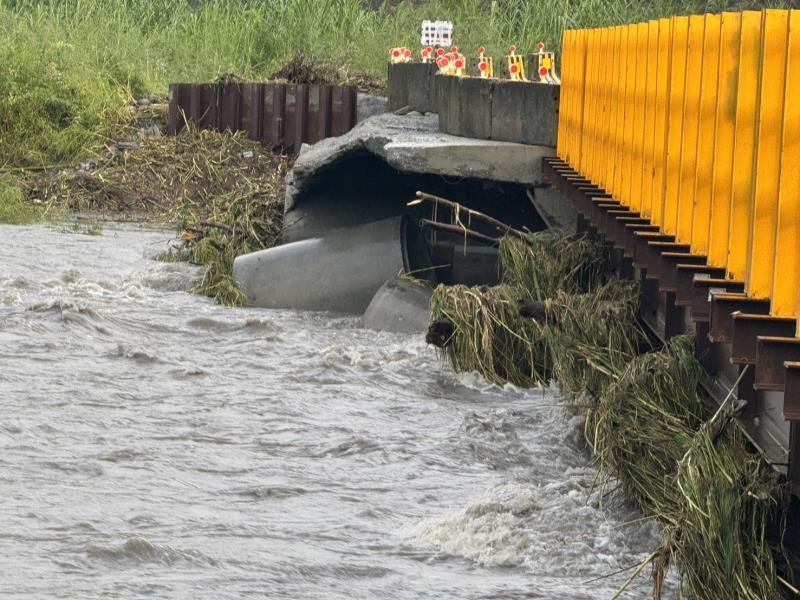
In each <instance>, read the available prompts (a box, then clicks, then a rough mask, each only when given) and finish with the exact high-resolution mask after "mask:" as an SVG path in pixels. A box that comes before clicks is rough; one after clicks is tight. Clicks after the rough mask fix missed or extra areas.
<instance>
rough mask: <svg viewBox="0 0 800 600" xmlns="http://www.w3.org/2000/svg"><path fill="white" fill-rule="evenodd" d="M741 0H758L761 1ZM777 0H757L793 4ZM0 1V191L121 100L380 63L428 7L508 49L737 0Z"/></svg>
mask: <svg viewBox="0 0 800 600" xmlns="http://www.w3.org/2000/svg"><path fill="white" fill-rule="evenodd" d="M744 3H745V4H747V3H749V4H753V3H754V2H747V0H744ZM783 3H784V2H782V0H767V1H766V2H756V4H770V5H780V4H783ZM370 4H371V5H373V6H374V5H375V4H378V3H377V2H370V3H367V2H364V1H363V0H114V1H113V2H107V1H104V0H0V28H1V29H2V31H3V36H1V37H0V65H3V68H0V174H4V177H2V178H0V195H1V194H2V193H4V192H3V191H4V190H8V189H9V187H14V181H15V180H18V177H19V176H20V175H21V174H22V173H23V172H24V171H23V170H24V169H27V168H30V167H36V168H40V167H43V166H49V165H54V164H55V165H57V164H63V163H70V162H72V161H75V160H76V159H77V158H80V157H83V156H86V155H88V154H90V153H92V152H93V151H95V150H96V149H98V148H100V147H101V146H102V144H103V143H104V142H105V141H107V138H108V136H110V135H111V133H110V132H111V131H113V127H114V125H115V124H116V123H118V122H119V121H120V120H122V119H123V118H124V117H123V111H122V108H123V107H124V105H125V104H126V103H127V102H129V101H130V100H131V99H133V98H136V97H140V96H142V95H145V94H147V93H155V94H165V93H166V90H167V84H168V83H169V82H172V81H181V80H182V81H209V80H212V79H214V78H215V77H217V76H218V75H220V74H223V73H236V74H238V75H240V76H243V77H247V78H265V77H267V76H268V75H269V74H270V73H272V72H273V71H274V70H276V69H277V68H278V67H279V66H280V65H281V64H283V63H284V62H285V61H286V60H287V59H288V58H289V57H291V56H292V55H294V54H295V53H298V52H303V53H305V54H307V55H309V56H311V57H313V58H317V59H322V60H328V61H332V62H335V63H336V64H343V65H347V66H348V68H349V69H350V70H351V71H353V72H355V71H366V72H369V73H374V74H382V73H383V72H384V69H385V61H386V55H387V50H388V48H389V47H390V46H395V45H401V44H403V45H407V46H409V47H412V48H414V47H416V46H417V45H418V41H417V40H418V37H417V36H418V31H419V24H420V21H421V20H423V19H441V18H447V19H451V20H453V21H454V22H455V24H456V39H457V42H458V43H459V44H460V45H461V46H462V47H463V48H464V49H472V48H476V47H477V46H479V45H486V46H487V48H488V49H489V52H490V53H494V54H496V55H499V54H500V53H501V52H502V49H504V48H505V47H507V46H508V44H510V43H516V44H517V45H518V46H519V47H520V48H521V49H522V50H526V49H531V48H533V47H534V46H535V44H536V42H538V41H540V40H541V41H544V42H545V43H547V44H548V46H550V47H557V45H558V42H559V40H560V37H561V32H562V31H563V29H564V28H567V27H582V26H594V25H606V24H612V23H622V22H629V21H636V20H643V19H647V18H652V17H656V16H661V15H668V14H677V13H686V12H697V11H702V10H721V9H724V8H726V7H729V6H731V5H741V4H742V2H741V1H740V0H716V1H704V0H540V1H537V2H532V1H527V2H525V1H523V2H520V1H518V0H494V1H489V0H404V1H401V2H399V3H398V2H394V1H387V2H385V3H383V4H380V8H377V9H376V8H365V7H366V6H367V5H370Z"/></svg>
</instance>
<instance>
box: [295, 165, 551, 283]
mask: <svg viewBox="0 0 800 600" xmlns="http://www.w3.org/2000/svg"><path fill="white" fill-rule="evenodd" d="M304 183H305V186H304V188H303V189H302V190H301V191H300V193H299V194H298V195H296V196H295V204H294V206H293V207H292V208H291V209H290V210H289V211H287V214H286V230H285V236H284V237H285V241H296V240H300V239H306V238H310V237H318V236H324V234H325V232H326V231H328V230H330V229H334V228H343V227H353V226H356V225H360V224H363V223H366V222H371V221H378V220H381V219H386V218H389V217H393V216H398V215H403V214H407V215H408V216H409V217H411V218H412V219H413V220H415V221H417V222H419V221H420V220H422V219H433V220H438V221H441V222H445V223H450V222H452V217H453V215H452V214H451V211H450V209H449V208H446V207H444V206H439V207H438V208H437V207H434V206H433V205H432V204H430V203H422V204H419V205H416V206H412V207H409V206H407V203H408V202H409V201H410V200H413V199H414V198H415V194H416V192H417V190H422V191H425V192H427V193H430V194H434V195H436V196H442V197H444V198H447V199H449V200H453V201H455V202H458V203H460V204H461V205H463V206H465V207H467V208H472V209H475V210H478V211H480V212H482V213H485V214H488V215H490V216H492V217H494V218H496V219H498V220H500V221H502V222H504V223H507V224H508V225H510V226H512V227H515V228H517V229H529V230H531V231H540V230H542V229H545V228H546V225H545V222H544V221H543V219H542V218H541V216H540V215H539V213H538V212H537V211H536V209H535V207H534V206H533V204H532V203H531V201H530V198H529V196H528V194H527V193H526V191H527V188H526V186H524V185H519V184H513V183H500V182H497V181H491V180H486V179H475V178H470V177H463V178H453V177H445V176H441V175H431V174H423V173H408V172H404V171H398V170H397V169H394V168H393V167H391V166H390V165H388V164H387V163H386V162H385V161H384V160H383V159H382V158H380V157H378V156H375V155H373V154H370V153H369V152H366V151H362V152H359V153H353V154H350V155H348V156H347V157H345V158H343V159H341V160H339V161H337V162H334V163H332V164H330V165H329V166H328V167H326V168H323V169H320V170H319V171H318V172H317V173H315V175H314V178H313V180H311V181H306V182H304ZM461 222H462V224H463V225H465V226H467V227H469V228H470V229H473V230H475V231H477V232H479V233H481V234H484V235H487V236H490V237H495V238H497V237H500V236H501V235H502V233H501V232H499V231H498V230H497V229H496V228H494V227H492V226H489V225H486V224H485V223H483V222H481V221H479V220H477V219H470V218H469V217H468V216H467V215H466V214H462V215H461ZM424 236H425V241H426V243H427V246H428V253H429V254H430V257H431V261H432V263H433V267H434V268H435V278H436V279H437V280H438V281H439V282H442V283H446V284H453V283H464V284H467V285H478V284H494V283H497V281H499V276H500V274H499V266H498V255H497V248H496V247H492V246H491V245H487V244H483V243H480V242H478V241H476V240H474V239H466V238H465V237H464V236H463V235H459V234H453V233H447V232H443V231H436V230H434V229H432V228H429V227H426V228H425V230H424ZM412 262H417V261H416V260H413V261H412ZM423 262H424V261H423ZM418 276H419V277H420V278H425V275H424V274H422V273H421V274H419V275H418Z"/></svg>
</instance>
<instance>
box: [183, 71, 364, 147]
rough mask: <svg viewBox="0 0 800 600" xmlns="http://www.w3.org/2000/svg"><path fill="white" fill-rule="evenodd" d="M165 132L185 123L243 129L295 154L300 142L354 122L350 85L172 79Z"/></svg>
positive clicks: (332, 133)
mask: <svg viewBox="0 0 800 600" xmlns="http://www.w3.org/2000/svg"><path fill="white" fill-rule="evenodd" d="M169 91H170V100H169V133H170V134H172V135H174V134H176V133H178V132H179V131H180V130H181V129H183V127H184V126H185V125H186V123H193V124H194V125H195V126H196V127H199V128H201V129H216V130H218V131H225V130H229V131H244V132H246V133H247V135H248V137H249V138H250V139H252V140H259V141H261V143H262V144H263V145H264V146H266V147H268V148H271V149H274V150H276V151H280V152H285V153H287V154H292V155H296V154H297V153H298V152H300V147H301V146H302V144H304V143H309V144H313V143H314V142H317V141H319V140H321V139H324V138H327V137H331V136H338V135H342V134H344V133H347V132H348V131H350V129H352V128H353V127H354V126H355V124H356V115H357V108H358V106H357V88H356V87H355V86H352V85H306V84H297V85H294V84H287V83H245V82H237V81H228V82H220V83H207V84H195V83H174V84H171V85H170V87H169Z"/></svg>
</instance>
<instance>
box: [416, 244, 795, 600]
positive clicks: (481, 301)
mask: <svg viewBox="0 0 800 600" xmlns="http://www.w3.org/2000/svg"><path fill="white" fill-rule="evenodd" d="M602 256H603V252H602V249H601V247H600V246H599V245H597V244H595V243H593V242H591V241H589V240H586V239H584V238H577V239H576V238H569V237H566V236H563V235H559V234H553V233H549V232H546V233H540V234H530V235H528V236H527V239H521V238H520V237H519V236H507V237H505V238H504V239H503V240H502V242H501V261H502V265H503V269H504V282H503V284H502V285H500V286H497V287H492V288H488V287H482V288H466V287H463V286H457V287H449V288H448V287H445V286H439V287H438V288H437V289H436V291H435V293H434V298H433V301H432V309H433V310H432V315H431V319H432V322H431V329H430V330H429V336H428V339H429V341H430V342H432V343H435V344H436V345H437V346H439V347H440V351H441V353H442V354H443V355H444V357H445V358H446V359H447V361H448V362H449V363H450V364H451V365H452V366H453V367H454V368H455V369H456V370H468V371H478V372H480V373H481V374H483V375H484V376H485V377H486V378H487V379H489V380H491V381H493V382H496V383H505V382H512V383H514V384H517V385H524V386H531V385H546V384H548V383H549V382H550V380H551V378H552V379H555V380H556V381H557V382H558V383H559V384H560V385H561V387H562V390H563V392H564V394H565V397H566V398H567V399H568V402H569V404H570V405H571V407H572V409H573V410H576V411H578V412H580V413H581V414H582V415H583V416H584V417H585V432H584V433H585V439H586V441H587V443H588V446H589V447H590V448H591V450H592V451H593V453H594V454H595V456H596V458H597V460H598V463H599V464H600V466H601V467H602V469H603V471H604V472H605V473H606V474H607V475H608V477H609V480H611V479H612V478H613V479H615V480H616V481H618V482H619V485H620V488H621V489H622V490H623V492H624V493H625V496H626V497H627V498H628V499H629V500H630V501H632V502H633V503H634V504H635V505H636V506H637V507H638V508H639V509H640V510H641V511H642V512H643V513H644V514H645V515H646V516H647V517H648V518H653V519H655V520H656V521H657V522H658V523H659V524H660V526H661V529H662V535H661V543H660V545H659V546H658V547H657V548H655V549H654V550H653V552H652V553H651V554H650V555H649V556H648V557H647V558H646V560H645V561H644V562H643V563H642V564H641V565H640V567H639V568H638V569H636V570H635V571H634V575H633V576H635V575H636V574H639V573H640V572H641V571H642V570H643V569H644V568H645V567H646V566H647V565H650V566H651V567H652V568H651V574H652V580H653V589H654V597H655V598H660V597H661V592H662V587H663V584H664V578H665V575H666V573H667V571H668V570H669V568H670V567H673V566H674V567H676V568H677V572H678V574H679V576H680V585H681V590H682V592H683V593H684V594H686V595H687V597H690V598H695V599H702V600H716V599H719V598H743V599H749V600H757V599H758V600H763V599H776V600H777V599H778V598H781V597H782V594H781V589H788V587H787V586H786V585H784V584H785V583H786V580H785V579H782V578H781V575H782V574H783V573H786V572H788V569H786V566H787V564H788V562H787V561H788V559H789V558H790V557H789V556H788V555H787V551H786V549H785V548H784V546H783V544H782V536H783V533H782V531H781V523H782V518H783V515H784V514H785V510H786V508H787V505H788V489H787V487H786V484H785V483H784V482H783V481H782V479H781V478H780V477H779V476H778V474H777V473H776V472H775V471H774V470H773V469H772V467H770V466H769V465H768V464H767V463H766V462H765V461H764V459H763V458H762V457H761V456H760V455H759V453H758V452H757V451H756V450H755V449H753V448H752V447H751V446H750V445H749V443H748V442H747V440H745V439H744V437H743V435H742V434H741V432H740V431H739V430H738V428H737V427H736V426H735V425H733V424H732V418H731V417H732V414H733V407H732V405H731V404H730V402H729V401H728V402H725V403H723V405H722V406H721V407H719V406H717V405H716V404H715V403H714V402H713V401H712V400H710V399H709V398H707V397H706V396H704V395H703V394H702V392H701V390H700V381H701V377H702V368H701V367H700V365H699V364H698V362H697V360H696V359H695V357H694V340H693V338H692V337H690V336H685V337H679V338H675V339H674V340H673V341H671V342H670V343H669V344H667V346H665V347H664V348H661V349H653V348H651V347H650V345H649V343H648V341H647V338H646V336H645V335H644V332H643V331H642V329H641V327H640V325H639V322H638V318H637V315H638V308H639V307H638V302H639V294H638V289H637V287H636V285H635V284H633V283H630V282H625V281H620V280H617V279H614V278H613V277H610V276H609V274H608V270H607V267H606V264H605V262H604V260H603V259H602ZM633 576H632V577H633Z"/></svg>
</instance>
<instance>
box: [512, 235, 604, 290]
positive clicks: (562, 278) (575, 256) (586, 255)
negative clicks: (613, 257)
mask: <svg viewBox="0 0 800 600" xmlns="http://www.w3.org/2000/svg"><path fill="white" fill-rule="evenodd" d="M500 263H501V265H502V267H503V280H504V282H505V283H507V284H509V285H513V286H516V287H518V288H521V290H523V291H524V292H526V293H527V295H528V297H529V298H531V299H533V300H539V301H542V300H545V299H547V298H552V297H553V295H554V294H555V292H556V291H558V290H561V291H563V292H566V293H568V294H576V293H579V292H581V291H588V290H591V289H593V288H594V287H596V286H597V285H598V284H600V283H601V282H603V281H604V279H605V274H606V268H607V262H606V256H605V252H604V251H603V247H602V246H601V245H600V244H597V243H596V242H593V241H591V240H589V239H588V238H586V237H577V238H570V237H569V236H566V235H564V234H563V233H560V232H558V231H542V232H538V233H530V234H528V235H527V237H526V239H524V240H523V239H520V238H517V237H514V236H505V237H504V238H503V239H502V240H501V241H500Z"/></svg>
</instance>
